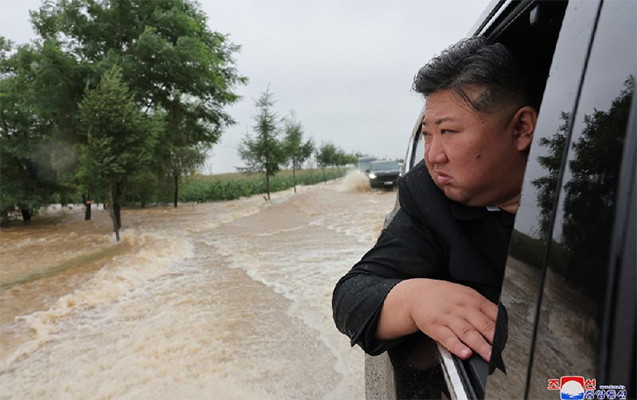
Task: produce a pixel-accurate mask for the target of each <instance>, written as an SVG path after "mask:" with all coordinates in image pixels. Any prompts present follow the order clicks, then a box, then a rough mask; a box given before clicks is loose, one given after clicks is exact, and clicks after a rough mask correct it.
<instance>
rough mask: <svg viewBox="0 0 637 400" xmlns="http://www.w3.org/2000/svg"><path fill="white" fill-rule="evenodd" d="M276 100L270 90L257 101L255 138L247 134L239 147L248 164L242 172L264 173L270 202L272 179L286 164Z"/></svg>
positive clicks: (244, 160) (240, 153)
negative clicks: (273, 109) (280, 136)
mask: <svg viewBox="0 0 637 400" xmlns="http://www.w3.org/2000/svg"><path fill="white" fill-rule="evenodd" d="M273 106H274V100H273V99H272V94H271V93H270V90H269V88H268V89H267V90H266V91H265V92H263V93H262V94H261V97H259V99H258V100H257V101H256V107H257V115H256V116H255V118H254V119H255V122H256V125H255V126H254V127H253V128H252V129H253V130H254V133H255V136H254V137H252V136H250V134H249V133H247V132H246V135H245V136H244V138H243V140H242V141H241V144H240V145H239V155H240V156H241V158H242V159H243V162H244V163H245V164H246V167H245V168H241V169H242V170H245V171H249V172H262V173H264V174H265V181H266V191H267V193H268V200H270V178H271V177H272V176H274V175H275V174H276V173H277V172H278V171H279V170H280V169H281V165H282V164H283V163H284V162H285V152H284V149H283V144H282V143H281V140H280V139H279V135H280V129H279V127H278V122H279V121H278V117H277V115H276V113H275V112H274V111H272V107H273Z"/></svg>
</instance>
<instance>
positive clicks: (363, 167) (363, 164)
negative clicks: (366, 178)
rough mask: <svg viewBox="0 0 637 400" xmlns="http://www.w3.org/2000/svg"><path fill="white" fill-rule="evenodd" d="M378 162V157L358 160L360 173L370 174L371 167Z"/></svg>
mask: <svg viewBox="0 0 637 400" xmlns="http://www.w3.org/2000/svg"><path fill="white" fill-rule="evenodd" d="M373 161H376V157H360V158H359V159H358V160H357V168H358V170H359V171H361V172H364V173H366V174H367V173H369V165H370V164H371V163H372V162H373Z"/></svg>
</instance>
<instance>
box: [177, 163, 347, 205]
mask: <svg viewBox="0 0 637 400" xmlns="http://www.w3.org/2000/svg"><path fill="white" fill-rule="evenodd" d="M345 172H346V170H345V169H342V168H341V169H336V168H326V169H325V171H323V170H322V169H303V170H298V171H296V184H297V186H298V185H314V184H316V183H320V182H324V181H328V180H332V179H336V178H340V177H342V176H344V175H345ZM293 185H294V180H293V177H292V171H291V170H284V171H280V172H279V173H277V174H276V175H275V176H274V177H272V178H270V190H271V191H272V192H278V191H280V190H286V189H289V188H291V187H292V186H293ZM266 192H267V190H266V183H265V175H264V174H256V173H255V174H249V173H242V172H236V173H229V174H220V175H194V176H191V177H188V178H186V179H184V181H183V183H182V185H181V188H180V191H179V201H180V202H183V203H189V202H206V201H220V200H234V199H238V198H240V197H247V196H252V195H255V194H261V193H266Z"/></svg>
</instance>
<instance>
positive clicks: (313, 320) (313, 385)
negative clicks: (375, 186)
mask: <svg viewBox="0 0 637 400" xmlns="http://www.w3.org/2000/svg"><path fill="white" fill-rule="evenodd" d="M359 178H360V177H359ZM360 183H361V181H360V180H357V179H356V175H352V176H349V177H348V178H346V179H344V180H340V181H336V182H330V183H328V184H327V185H325V184H319V185H315V186H308V187H301V188H299V192H298V193H297V194H293V193H292V192H291V191H286V192H280V193H276V194H274V196H273V201H272V203H271V204H269V203H266V202H265V201H264V199H263V198H262V196H255V197H251V198H245V199H240V200H236V201H230V202H220V203H209V204H196V205H192V204H188V205H182V206H180V207H179V208H178V209H173V208H169V207H166V208H151V209H145V210H124V212H123V216H122V218H123V222H124V230H123V240H122V242H120V243H115V241H114V238H113V234H112V233H110V220H109V219H108V215H107V213H106V212H104V211H93V220H92V221H83V212H82V210H81V209H77V210H68V209H62V210H51V211H49V212H48V213H47V214H46V215H44V216H43V217H42V218H39V219H38V220H37V221H33V222H32V224H31V225H29V226H16V227H12V228H7V229H3V230H2V232H1V233H0V234H1V241H2V246H1V250H0V256H1V257H2V258H1V262H2V268H1V269H0V307H1V311H2V313H1V314H2V316H1V319H0V327H1V329H2V338H1V345H2V348H1V349H0V399H29V398H34V399H35V398H48V399H53V398H55V399H61V398H64V399H87V398H91V399H140V398H143V399H146V398H148V399H150V398H153V399H158V398H162V399H163V398H174V399H176V398H179V399H234V398H236V399H245V398H250V399H252V398H254V399H256V398H258V399H282V398H283V399H321V398H323V399H345V398H347V399H356V398H359V399H361V398H363V397H364V383H363V370H364V367H363V354H362V352H361V351H360V350H359V349H358V348H353V349H352V348H350V346H349V343H348V339H347V338H346V337H345V336H343V335H341V334H340V333H339V332H338V331H337V330H336V328H335V327H334V324H333V322H332V318H331V292H332V289H333V287H334V284H335V283H336V281H337V280H338V279H339V278H340V277H341V276H342V275H343V274H344V273H345V272H346V271H347V270H348V269H349V268H350V267H351V265H352V264H354V263H355V262H356V261H357V260H358V259H359V258H360V257H361V256H362V255H363V254H364V252H365V251H366V250H367V249H368V248H369V247H370V246H371V245H372V244H373V242H374V241H375V238H376V237H377V235H378V233H379V231H380V229H381V226H382V222H383V216H384V213H386V212H387V211H389V210H390V209H391V208H392V206H393V203H394V198H395V192H370V191H369V190H366V189H363V188H364V187H365V185H364V183H365V181H364V180H363V181H362V183H363V185H361V184H360Z"/></svg>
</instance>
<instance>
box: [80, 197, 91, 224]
mask: <svg viewBox="0 0 637 400" xmlns="http://www.w3.org/2000/svg"><path fill="white" fill-rule="evenodd" d="M82 200H83V201H84V221H90V220H91V202H90V201H89V199H88V194H83V195H82Z"/></svg>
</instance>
